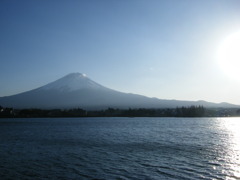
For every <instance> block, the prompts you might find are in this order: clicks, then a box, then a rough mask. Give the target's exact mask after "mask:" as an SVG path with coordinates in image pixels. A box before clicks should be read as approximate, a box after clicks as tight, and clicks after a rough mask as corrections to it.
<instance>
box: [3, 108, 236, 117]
mask: <svg viewBox="0 0 240 180" xmlns="http://www.w3.org/2000/svg"><path fill="white" fill-rule="evenodd" d="M238 116H240V109H239V108H204V107H203V106H189V107H176V108H159V109H146V108H136V109H134V108H128V109H118V108H107V109H104V110H84V109H81V108H73V109H34V108H32V109H14V108H7V107H2V106H0V118H35V117H36V118H37V117H41V118H44V117H46V118H47V117H238Z"/></svg>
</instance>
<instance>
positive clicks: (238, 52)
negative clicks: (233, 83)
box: [217, 31, 240, 80]
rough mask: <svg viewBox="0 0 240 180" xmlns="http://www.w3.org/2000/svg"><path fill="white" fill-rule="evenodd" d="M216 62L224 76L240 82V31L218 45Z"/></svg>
mask: <svg viewBox="0 0 240 180" xmlns="http://www.w3.org/2000/svg"><path fill="white" fill-rule="evenodd" d="M217 60H218V63H219V65H220V67H221V69H222V70H223V71H224V72H225V73H226V75H228V76H229V77H231V78H236V79H239V80H240V31H239V32H236V33H233V34H231V35H229V36H227V37H226V38H225V39H224V40H223V41H222V42H221V43H220V46H219V48H218V51H217Z"/></svg>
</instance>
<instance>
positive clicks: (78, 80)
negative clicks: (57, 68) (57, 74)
mask: <svg viewBox="0 0 240 180" xmlns="http://www.w3.org/2000/svg"><path fill="white" fill-rule="evenodd" d="M99 88H104V87H103V86H102V85H100V84H98V83H96V82H94V81H92V80H91V79H89V78H88V77H87V76H86V74H82V73H71V74H68V75H66V76H64V77H63V78H61V79H58V80H57V81H54V82H52V83H49V84H47V85H45V86H43V87H41V88H40V89H41V90H51V89H54V90H60V91H76V90H80V89H99Z"/></svg>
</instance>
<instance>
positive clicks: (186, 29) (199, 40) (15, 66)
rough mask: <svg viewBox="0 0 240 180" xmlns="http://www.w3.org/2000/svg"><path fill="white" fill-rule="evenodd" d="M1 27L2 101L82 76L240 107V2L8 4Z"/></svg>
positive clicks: (2, 6) (56, 0) (152, 93)
mask: <svg viewBox="0 0 240 180" xmlns="http://www.w3.org/2000/svg"><path fill="white" fill-rule="evenodd" d="M0 22H1V28H0V97H1V96H6V95H13V94H16V93H20V92H24V91H27V90H31V89H34V88H37V87H40V86H42V85H45V84H47V83H49V82H52V81H54V80H56V79H58V78H61V77H63V76H65V75H67V74H69V73H72V72H81V73H85V74H87V76H88V77H90V78H91V79H92V80H94V81H96V82H98V83H100V84H102V85H104V86H106V87H109V88H112V89H115V90H119V91H122V92H129V93H136V94H141V95H146V96H148V97H157V98H160V99H178V100H206V101H211V102H229V103H235V104H240V63H239V61H240V55H239V52H240V1H239V0H165V1H164V0H70V1H68V0H34V1H32V0H29V1H26V0H21V1H19V0H1V1H0ZM238 71H239V72H238Z"/></svg>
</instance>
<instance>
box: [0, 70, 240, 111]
mask: <svg viewBox="0 0 240 180" xmlns="http://www.w3.org/2000/svg"><path fill="white" fill-rule="evenodd" d="M0 105H1V106H4V107H14V108H43V109H52V108H77V107H79V108H83V109H105V108H108V107H112V108H175V107H181V106H191V105H197V106H198V105H203V106H204V107H225V108H226V107H239V106H236V105H232V104H228V103H220V104H216V103H210V102H206V101H178V100H162V99H157V98H149V97H146V96H142V95H137V94H131V93H123V92H119V91H116V90H112V89H110V88H107V87H104V86H102V85H100V84H98V83H96V82H94V81H92V80H91V79H90V78H88V77H87V76H86V75H84V74H81V73H71V74H69V75H67V76H64V77H63V78H61V79H59V80H56V81H54V82H52V83H49V84H47V85H45V86H42V87H40V88H37V89H34V90H31V91H27V92H24V93H20V94H16V95H12V96H6V97H1V98H0Z"/></svg>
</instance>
